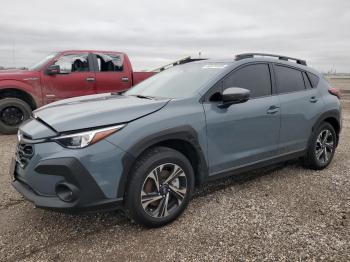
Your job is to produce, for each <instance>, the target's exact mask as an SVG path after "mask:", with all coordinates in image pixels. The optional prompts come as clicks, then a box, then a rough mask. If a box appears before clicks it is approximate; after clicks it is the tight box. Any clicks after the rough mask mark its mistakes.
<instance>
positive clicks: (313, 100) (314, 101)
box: [309, 96, 318, 103]
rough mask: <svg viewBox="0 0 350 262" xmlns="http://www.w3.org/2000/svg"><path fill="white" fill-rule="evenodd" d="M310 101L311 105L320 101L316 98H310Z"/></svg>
mask: <svg viewBox="0 0 350 262" xmlns="http://www.w3.org/2000/svg"><path fill="white" fill-rule="evenodd" d="M309 101H310V102H311V103H316V102H317V101H318V99H317V97H316V96H312V97H310V99H309Z"/></svg>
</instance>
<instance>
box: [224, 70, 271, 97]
mask: <svg viewBox="0 0 350 262" xmlns="http://www.w3.org/2000/svg"><path fill="white" fill-rule="evenodd" d="M229 87H240V88H245V89H248V90H250V97H251V98H257V97H263V96H268V95H271V77H270V70H269V67H268V65H267V64H253V65H247V66H244V67H243V68H240V69H238V70H237V71H234V72H233V73H231V75H229V76H228V77H227V78H226V79H225V80H224V89H226V88H229Z"/></svg>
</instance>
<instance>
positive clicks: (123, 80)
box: [121, 76, 129, 83]
mask: <svg viewBox="0 0 350 262" xmlns="http://www.w3.org/2000/svg"><path fill="white" fill-rule="evenodd" d="M121 80H122V82H125V83H127V82H129V77H126V76H123V77H122V78H121Z"/></svg>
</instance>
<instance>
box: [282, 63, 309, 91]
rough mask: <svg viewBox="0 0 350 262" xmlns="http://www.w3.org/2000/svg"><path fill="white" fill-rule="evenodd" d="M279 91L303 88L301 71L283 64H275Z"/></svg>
mask: <svg viewBox="0 0 350 262" xmlns="http://www.w3.org/2000/svg"><path fill="white" fill-rule="evenodd" d="M275 72H276V75H277V80H278V91H279V93H281V94H282V93H289V92H295V91H301V90H305V85H304V79H303V75H302V72H301V71H299V70H297V69H293V68H290V67H285V66H275Z"/></svg>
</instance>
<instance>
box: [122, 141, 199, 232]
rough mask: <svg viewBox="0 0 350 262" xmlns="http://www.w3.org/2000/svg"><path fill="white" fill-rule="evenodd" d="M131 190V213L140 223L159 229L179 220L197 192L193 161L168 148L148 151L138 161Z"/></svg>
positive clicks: (128, 194)
mask: <svg viewBox="0 0 350 262" xmlns="http://www.w3.org/2000/svg"><path fill="white" fill-rule="evenodd" d="M131 176H132V177H131V181H130V183H129V185H128V189H127V198H126V204H127V209H128V213H129V215H130V216H131V218H132V219H134V220H135V221H136V222H137V223H139V224H142V225H145V226H149V227H159V226H162V225H165V224H167V223H170V222H172V221H173V220H175V219H176V218H177V217H178V216H179V215H180V214H181V213H182V212H183V211H184V209H185V208H186V206H187V205H188V202H189V200H190V198H191V196H192V193H193V189H194V173H193V169H192V166H191V163H190V162H189V160H188V159H187V158H186V157H185V156H184V155H183V154H181V153H180V152H178V151H176V150H173V149H171V148H166V147H156V148H153V149H151V150H148V151H147V152H146V153H145V154H144V155H143V156H142V157H141V158H140V159H138V160H137V162H136V164H135V167H134V169H133V171H132V174H131Z"/></svg>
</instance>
